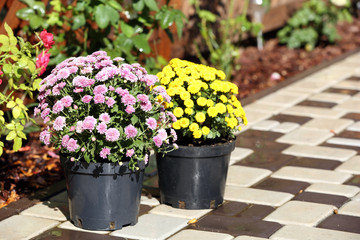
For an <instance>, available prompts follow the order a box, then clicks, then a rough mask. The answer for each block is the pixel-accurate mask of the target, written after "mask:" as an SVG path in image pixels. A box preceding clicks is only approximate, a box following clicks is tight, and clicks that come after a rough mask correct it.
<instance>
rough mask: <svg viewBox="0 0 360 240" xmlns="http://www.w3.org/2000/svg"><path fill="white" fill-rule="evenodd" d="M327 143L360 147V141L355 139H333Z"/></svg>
mask: <svg viewBox="0 0 360 240" xmlns="http://www.w3.org/2000/svg"><path fill="white" fill-rule="evenodd" d="M326 142H327V143H331V144H336V145H345V146H353V147H360V140H358V139H354V138H342V137H333V138H330V139H328V140H327V141H326Z"/></svg>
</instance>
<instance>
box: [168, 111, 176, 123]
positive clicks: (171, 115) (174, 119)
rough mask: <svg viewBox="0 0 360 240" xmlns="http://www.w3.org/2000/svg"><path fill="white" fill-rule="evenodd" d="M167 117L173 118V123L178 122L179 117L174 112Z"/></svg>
mask: <svg viewBox="0 0 360 240" xmlns="http://www.w3.org/2000/svg"><path fill="white" fill-rule="evenodd" d="M167 115H168V116H169V117H170V118H171V121H173V122H176V121H177V117H176V116H175V115H174V114H173V113H172V112H167Z"/></svg>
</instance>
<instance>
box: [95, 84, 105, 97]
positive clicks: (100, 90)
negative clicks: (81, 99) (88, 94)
mask: <svg viewBox="0 0 360 240" xmlns="http://www.w3.org/2000/svg"><path fill="white" fill-rule="evenodd" d="M107 91H108V88H107V87H106V85H105V84H103V85H98V86H96V87H95V88H94V91H93V93H94V94H103V95H104V94H105V93H106V92H107Z"/></svg>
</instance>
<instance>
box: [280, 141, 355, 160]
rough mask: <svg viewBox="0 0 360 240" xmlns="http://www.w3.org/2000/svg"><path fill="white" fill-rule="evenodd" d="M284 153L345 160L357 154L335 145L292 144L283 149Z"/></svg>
mask: <svg viewBox="0 0 360 240" xmlns="http://www.w3.org/2000/svg"><path fill="white" fill-rule="evenodd" d="M282 153H283V154H288V155H293V156H299V157H309V158H319V159H327V160H336V161H341V162H344V161H346V160H348V159H350V158H351V157H353V156H355V154H356V153H357V152H356V151H354V150H349V149H341V148H334V147H323V146H306V145H292V146H290V147H288V148H286V149H285V150H283V151H282Z"/></svg>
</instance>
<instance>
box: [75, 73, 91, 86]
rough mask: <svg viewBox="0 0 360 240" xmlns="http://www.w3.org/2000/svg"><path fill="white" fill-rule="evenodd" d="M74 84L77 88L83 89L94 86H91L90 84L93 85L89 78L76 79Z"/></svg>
mask: <svg viewBox="0 0 360 240" xmlns="http://www.w3.org/2000/svg"><path fill="white" fill-rule="evenodd" d="M72 83H73V85H74V86H75V87H82V88H84V87H88V86H90V85H92V84H90V83H92V81H91V79H89V78H88V77H85V76H76V77H74V79H73V82H72Z"/></svg>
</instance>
